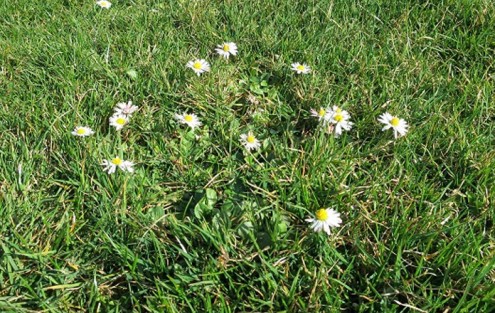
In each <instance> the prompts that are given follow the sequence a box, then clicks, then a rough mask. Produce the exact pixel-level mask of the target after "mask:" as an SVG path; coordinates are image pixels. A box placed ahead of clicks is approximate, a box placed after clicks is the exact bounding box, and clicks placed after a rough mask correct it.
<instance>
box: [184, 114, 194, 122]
mask: <svg viewBox="0 0 495 313" xmlns="http://www.w3.org/2000/svg"><path fill="white" fill-rule="evenodd" d="M184 121H186V122H188V123H191V122H192V121H193V117H192V115H189V114H187V115H186V116H184Z"/></svg>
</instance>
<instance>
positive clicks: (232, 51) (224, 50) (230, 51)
mask: <svg viewBox="0 0 495 313" xmlns="http://www.w3.org/2000/svg"><path fill="white" fill-rule="evenodd" d="M215 51H216V52H217V53H218V54H219V55H220V56H223V57H224V58H226V59H228V58H229V56H230V55H236V54H237V45H236V44H235V43H233V42H224V43H223V44H221V45H218V46H217V48H216V49H215Z"/></svg>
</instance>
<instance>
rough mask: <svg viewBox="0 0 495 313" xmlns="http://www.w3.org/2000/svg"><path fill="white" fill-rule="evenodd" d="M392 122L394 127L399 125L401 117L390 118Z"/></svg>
mask: <svg viewBox="0 0 495 313" xmlns="http://www.w3.org/2000/svg"><path fill="white" fill-rule="evenodd" d="M390 124H391V125H392V126H393V127H397V126H399V119H398V118H397V117H394V118H392V119H391V120H390Z"/></svg>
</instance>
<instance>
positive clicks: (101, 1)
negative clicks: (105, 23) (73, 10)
mask: <svg viewBox="0 0 495 313" xmlns="http://www.w3.org/2000/svg"><path fill="white" fill-rule="evenodd" d="M96 4H97V5H99V6H100V7H101V8H103V9H110V7H111V6H112V3H111V2H110V1H107V0H99V1H96Z"/></svg>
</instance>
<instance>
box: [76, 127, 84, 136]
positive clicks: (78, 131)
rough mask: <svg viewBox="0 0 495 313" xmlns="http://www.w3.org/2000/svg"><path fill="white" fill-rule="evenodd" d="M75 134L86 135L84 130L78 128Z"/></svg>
mask: <svg viewBox="0 0 495 313" xmlns="http://www.w3.org/2000/svg"><path fill="white" fill-rule="evenodd" d="M77 134H78V135H84V134H86V130H85V129H84V128H79V129H78V130H77Z"/></svg>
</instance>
